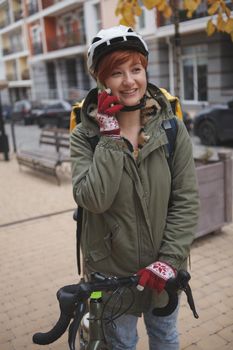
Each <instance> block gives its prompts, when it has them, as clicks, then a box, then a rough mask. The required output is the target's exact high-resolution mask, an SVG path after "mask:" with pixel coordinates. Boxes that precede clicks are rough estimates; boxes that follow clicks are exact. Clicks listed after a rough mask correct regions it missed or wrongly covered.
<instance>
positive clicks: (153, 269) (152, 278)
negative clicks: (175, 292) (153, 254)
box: [137, 261, 176, 293]
mask: <svg viewBox="0 0 233 350" xmlns="http://www.w3.org/2000/svg"><path fill="white" fill-rule="evenodd" d="M137 274H138V275H139V276H140V279H139V282H138V285H137V289H138V290H140V291H142V290H143V289H144V287H145V286H148V287H150V288H152V289H155V290H157V292H158V293H161V292H162V290H163V289H164V287H165V285H166V282H167V280H168V279H169V278H171V277H175V276H176V270H175V269H174V268H173V267H171V266H169V265H168V264H166V263H165V262H162V261H156V262H154V263H153V264H151V265H149V266H147V267H145V268H144V269H141V270H139V271H138V272H137Z"/></svg>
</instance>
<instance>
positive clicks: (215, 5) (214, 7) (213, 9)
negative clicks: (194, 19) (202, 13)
mask: <svg viewBox="0 0 233 350" xmlns="http://www.w3.org/2000/svg"><path fill="white" fill-rule="evenodd" d="M219 6H220V2H219V1H215V2H214V3H213V4H212V5H211V6H210V7H209V9H208V14H209V15H211V16H212V15H214V14H215V13H216V12H217V10H218V8H219Z"/></svg>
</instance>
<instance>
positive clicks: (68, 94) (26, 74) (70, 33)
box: [0, 0, 102, 103]
mask: <svg viewBox="0 0 233 350" xmlns="http://www.w3.org/2000/svg"><path fill="white" fill-rule="evenodd" d="M101 25H102V24H101V13H100V2H99V1H95V0H90V1H88V0H87V1H83V0H82V1H80V0H60V1H59V0H0V40H1V41H0V42H1V47H2V57H1V58H2V67H1V69H0V72H1V75H4V76H2V77H1V78H5V79H6V80H7V81H8V82H9V86H8V91H7V93H4V97H3V98H4V99H6V100H8V101H9V102H11V103H13V102H14V101H16V100H19V99H23V98H26V99H30V100H41V99H55V98H59V99H68V100H74V99H79V98H82V97H83V95H84V93H85V91H86V90H88V89H89V88H90V84H91V82H90V78H89V76H88V75H87V71H86V63H85V62H86V51H87V45H88V43H89V42H90V40H91V37H92V36H93V35H94V34H95V33H96V32H97V31H98V30H99V28H100V27H101Z"/></svg>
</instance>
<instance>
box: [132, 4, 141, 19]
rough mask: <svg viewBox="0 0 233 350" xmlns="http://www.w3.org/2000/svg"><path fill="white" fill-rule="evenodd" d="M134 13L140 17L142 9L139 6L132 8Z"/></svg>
mask: <svg viewBox="0 0 233 350" xmlns="http://www.w3.org/2000/svg"><path fill="white" fill-rule="evenodd" d="M134 13H135V15H136V16H141V14H142V9H141V7H140V6H139V5H136V6H134Z"/></svg>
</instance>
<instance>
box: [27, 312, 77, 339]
mask: <svg viewBox="0 0 233 350" xmlns="http://www.w3.org/2000/svg"><path fill="white" fill-rule="evenodd" d="M70 319H71V317H70V316H69V315H65V314H63V313H61V314H60V317H59V320H58V321H57V323H56V324H55V326H54V327H53V328H52V329H51V330H50V331H49V332H47V333H35V334H34V335H33V337H32V341H33V343H35V344H39V345H47V344H51V343H53V342H55V341H56V340H57V339H58V338H60V337H61V336H62V334H63V333H65V331H66V329H67V327H68V326H69V323H70Z"/></svg>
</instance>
